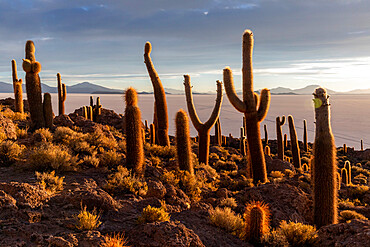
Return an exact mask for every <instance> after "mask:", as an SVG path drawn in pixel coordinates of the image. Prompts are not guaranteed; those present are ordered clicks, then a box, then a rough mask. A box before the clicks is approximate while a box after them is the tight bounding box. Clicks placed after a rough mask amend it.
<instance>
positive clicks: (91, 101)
mask: <svg viewBox="0 0 370 247" xmlns="http://www.w3.org/2000/svg"><path fill="white" fill-rule="evenodd" d="M90 106H91V107H94V97H93V96H90Z"/></svg>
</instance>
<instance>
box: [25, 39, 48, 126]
mask: <svg viewBox="0 0 370 247" xmlns="http://www.w3.org/2000/svg"><path fill="white" fill-rule="evenodd" d="M25 50H26V58H25V59H23V64H22V67H23V70H24V71H25V72H26V91H27V100H28V104H29V107H30V115H31V120H32V128H33V129H39V128H42V127H45V120H44V111H43V104H42V96H41V81H40V76H39V73H40V71H41V64H40V63H39V62H37V61H36V58H35V50H36V49H35V45H34V43H33V41H31V40H28V41H27V43H26V49H25Z"/></svg>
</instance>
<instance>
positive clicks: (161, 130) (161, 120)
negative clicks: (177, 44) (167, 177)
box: [144, 42, 170, 146]
mask: <svg viewBox="0 0 370 247" xmlns="http://www.w3.org/2000/svg"><path fill="white" fill-rule="evenodd" d="M151 51H152V45H151V44H150V42H146V44H145V48H144V62H145V65H146V68H147V70H148V73H149V76H150V79H151V81H152V85H153V90H154V98H155V105H156V118H157V121H158V125H157V123H155V125H156V126H155V127H156V131H157V138H158V144H159V145H161V146H169V145H170V139H169V137H168V115H167V102H166V94H165V91H164V88H163V86H162V82H161V79H160V78H159V76H158V73H157V71H156V70H155V68H154V65H153V62H152V59H151V57H150V52H151Z"/></svg>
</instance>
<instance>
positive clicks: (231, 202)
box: [219, 197, 238, 208]
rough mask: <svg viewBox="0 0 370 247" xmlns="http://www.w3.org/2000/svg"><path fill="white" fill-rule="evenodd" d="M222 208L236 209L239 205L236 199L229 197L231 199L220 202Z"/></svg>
mask: <svg viewBox="0 0 370 247" xmlns="http://www.w3.org/2000/svg"><path fill="white" fill-rule="evenodd" d="M219 206H220V207H229V208H236V207H237V206H238V204H237V203H236V200H235V198H232V197H229V198H224V199H222V200H221V202H220V205H219Z"/></svg>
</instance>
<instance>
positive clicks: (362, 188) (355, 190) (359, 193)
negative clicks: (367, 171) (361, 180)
mask: <svg viewBox="0 0 370 247" xmlns="http://www.w3.org/2000/svg"><path fill="white" fill-rule="evenodd" d="M368 191H369V186H366V185H350V186H349V189H348V194H349V197H354V198H358V199H361V198H362V197H363V196H364V195H365V194H366V193H367V192H368Z"/></svg>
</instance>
